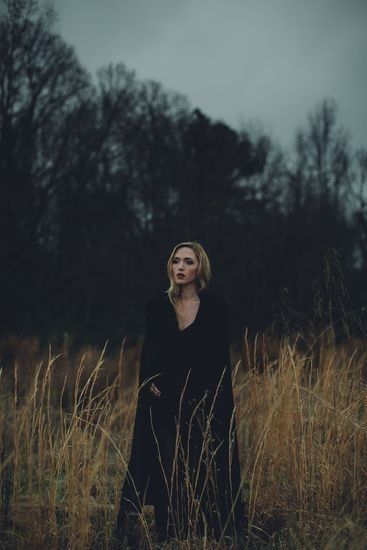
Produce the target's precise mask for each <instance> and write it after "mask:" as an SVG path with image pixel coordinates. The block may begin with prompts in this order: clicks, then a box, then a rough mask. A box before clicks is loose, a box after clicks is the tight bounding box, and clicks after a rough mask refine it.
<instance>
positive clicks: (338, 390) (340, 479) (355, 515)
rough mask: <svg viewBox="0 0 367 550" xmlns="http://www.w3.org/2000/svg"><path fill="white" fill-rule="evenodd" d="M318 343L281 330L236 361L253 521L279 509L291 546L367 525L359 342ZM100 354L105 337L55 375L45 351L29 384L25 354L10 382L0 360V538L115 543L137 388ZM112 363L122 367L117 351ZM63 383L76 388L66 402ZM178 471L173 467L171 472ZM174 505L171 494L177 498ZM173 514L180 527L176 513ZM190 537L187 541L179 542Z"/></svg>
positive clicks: (147, 533)
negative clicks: (269, 346)
mask: <svg viewBox="0 0 367 550" xmlns="http://www.w3.org/2000/svg"><path fill="white" fill-rule="evenodd" d="M326 342H327V339H325V340H324V341H321V342H319V343H318V346H317V358H316V359H315V353H314V350H315V349H316V347H310V348H309V349H308V350H306V351H303V352H302V353H301V352H300V351H299V350H298V346H297V342H293V343H291V342H290V341H288V340H284V341H283V342H282V345H281V346H280V351H279V357H278V358H277V360H276V361H270V360H269V359H266V358H264V360H263V361H262V370H261V372H259V371H258V370H257V369H256V361H257V358H258V354H256V353H255V351H254V352H253V353H250V352H249V350H247V351H248V357H247V364H248V365H249V366H250V369H249V370H248V371H247V372H244V371H243V370H241V369H240V368H239V367H240V365H237V370H238V372H236V376H235V377H234V379H235V384H234V396H235V403H236V411H235V412H236V421H237V433H238V439H239V451H240V461H241V466H242V482H243V486H244V490H245V493H246V499H247V505H248V514H249V522H250V531H251V533H255V534H256V535H258V533H259V532H260V531H261V530H263V531H264V530H265V531H266V530H268V531H269V529H268V524H267V521H268V519H269V518H282V520H283V527H282V531H281V532H280V533H279V532H278V535H277V536H278V537H283V538H282V547H283V548H284V547H292V544H293V543H295V541H294V537H295V536H296V537H297V541H296V542H297V544H298V545H301V546H302V545H303V546H310V547H312V546H313V547H314V546H315V545H316V546H317V545H318V546H320V547H322V545H324V546H325V547H327V545H329V547H331V546H330V544H331V542H330V541H335V540H338V537H339V536H341V535H340V533H342V532H343V533H345V529H347V527H346V526H349V527H348V529H349V532H350V537H352V539H353V537H357V536H358V537H359V539H358V540H362V538H363V537H364V536H365V535H366V531H365V530H363V528H362V527H361V525H362V523H361V524H359V523H358V522H359V520H361V518H363V517H365V516H366V513H367V505H366V503H367V489H366V488H367V464H366V460H365V455H366V448H367V414H366V407H367V390H366V380H367V369H366V348H365V346H364V344H363V343H356V342H353V341H350V342H349V344H345V345H343V346H335V345H331V344H330V340H329V342H328V343H326ZM357 344H358V345H357ZM255 347H256V346H255V345H254V348H255ZM104 355H105V350H103V351H102V353H101V355H100V357H99V358H98V359H97V360H96V362H95V365H94V367H93V368H92V369H89V370H88V369H87V368H86V361H85V357H82V358H81V360H80V362H79V364H77V365H75V366H73V365H72V364H69V365H68V369H67V371H66V372H64V371H63V373H62V375H63V377H64V378H63V380H62V383H61V385H60V376H61V371H60V365H61V364H62V361H63V360H64V358H63V357H60V356H52V354H51V352H50V353H49V356H48V357H47V358H46V359H45V360H44V361H43V362H42V363H40V364H39V365H38V366H37V368H36V369H35V370H34V372H33V375H32V377H31V378H32V381H31V384H29V386H28V388H27V391H25V392H24V391H22V392H20V391H19V386H20V384H21V380H22V371H23V369H24V366H23V365H18V364H16V365H15V366H14V369H13V376H14V383H13V385H12V387H13V388H14V389H13V392H12V393H11V394H10V393H9V392H8V391H7V390H6V388H7V387H9V384H5V383H4V376H5V375H4V373H2V376H1V377H0V387H3V388H4V390H2V389H0V461H1V462H0V484H1V487H0V490H1V495H2V498H1V521H2V533H4V535H0V537H3V538H0V543H1V544H3V546H4V547H5V548H6V547H7V546H6V544H8V545H9V547H11V548H24V547H26V546H27V545H28V546H29V545H30V544H33V545H37V544H38V547H39V548H43V547H44V548H60V547H61V548H62V547H67V546H68V547H70V548H78V549H83V548H85V549H86V548H89V547H91V546H93V547H95V548H109V547H110V546H111V544H112V541H113V527H114V523H115V519H116V513H117V507H118V503H119V497H120V489H121V483H122V480H123V478H124V475H125V474H126V467H127V463H128V456H129V449H130V444H131V436H132V427H133V420H134V412H135V407H136V402H137V388H136V386H135V387H124V384H123V383H121V381H120V379H119V378H118V377H116V378H115V380H114V382H113V383H112V384H110V385H106V386H103V385H102V384H101V382H100V381H101V379H102V378H103V375H104V368H105V359H104ZM117 369H118V366H117V365H116V370H117ZM119 370H120V374H121V373H125V371H124V369H123V367H122V363H121V360H120V367H119ZM7 375H8V374H7ZM3 383H4V385H2V384H3ZM65 392H67V394H68V396H71V397H72V399H71V400H70V398H68V400H67V402H68V403H69V405H70V406H69V407H68V408H65V406H64V402H65V399H64V396H65ZM203 428H204V436H205V430H207V432H206V437H204V438H203V441H204V444H203V449H202V455H201V457H202V458H203V459H205V458H208V457H209V459H210V458H211V454H210V453H212V454H213V453H214V454H215V452H216V451H215V448H214V449H211V450H210V447H209V445H210V429H209V426H203ZM176 449H177V452H176V460H177V462H179V458H180V456H181V459H180V460H181V464H182V463H183V464H185V456H186V458H187V448H185V447H184V442H183V441H182V440H180V437H179V434H178V436H177V447H176ZM209 450H210V452H208V451H209ZM180 453H181V454H180ZM209 463H210V460H208V464H209ZM209 471H210V468H209ZM215 475H216V474H215V471H214V472H213V471H211V473H210V475H209V476H208V478H207V480H206V483H207V486H208V487H213V489H212V491H213V492H215ZM176 479H177V478H176V477H175V475H174V472H173V476H172V477H171V479H167V482H168V483H171V481H172V482H173V483H174V482H175V481H176ZM186 481H187V483H186V485H185V490H186V492H187V494H186V495H185V497H187V499H186V501H185V502H189V507H188V513H187V514H188V521H189V530H188V534H189V536H192V537H193V536H194V533H195V526H196V524H197V522H199V521H201V518H200V502H199V501H198V499H197V492H196V491H195V482H196V480H195V478H193V479H190V478H189V477H188V476H187V477H186ZM170 487H172V485H170ZM172 494H173V493H172ZM176 494H177V493H176ZM190 499H191V501H190ZM172 508H173V509H176V510H177V509H179V506H177V505H176V504H175V502H172ZM264 518H265V520H266V521H265V520H264ZM185 520H187V516H186V517H185ZM177 521H178V524H177V525H176V527H177V538H178V537H179V534H180V533H179V522H180V517H178V518H177ZM361 521H362V520H361ZM141 522H142V544H144V545H145V546H146V547H152V546H153V541H154V539H153V538H152V537H153V535H152V531H151V519H150V517H149V515H146V513H145V512H144V514H142V515H141ZM350 525H354V526H355V528H353V529H352V528H351V527H350ZM204 528H205V529H204V535H203V537H204V538H203V540H202V541H201V542H199V541H197V544H198V545H199V546H201V547H203V546H204V547H205V546H208V545H209V544H210V533H209V532H208V530H207V529H206V526H205V522H204ZM278 531H279V529H278ZM251 536H252V535H251V534H250V540H251ZM4 537H5V538H4ZM292 537H293V538H292ZM353 543H354V546H355V547H358V544H356V540H355V539H353ZM190 544H194V541H193V540H192V541H191V542H190V541H186V542H181V543H180V544H178V545H181V546H182V547H185V546H186V547H189V546H190ZM361 544H362V543H361ZM287 545H289V546H287ZM293 545H294V544H293ZM360 547H361V548H362V546H360Z"/></svg>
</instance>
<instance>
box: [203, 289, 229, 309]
mask: <svg viewBox="0 0 367 550" xmlns="http://www.w3.org/2000/svg"><path fill="white" fill-rule="evenodd" d="M199 295H200V296H202V298H203V299H204V300H205V301H207V302H208V303H210V304H213V305H215V306H221V307H223V308H226V307H227V301H226V300H225V298H223V296H221V295H219V294H217V293H216V292H214V291H213V290H211V289H208V288H204V289H203V290H202V291H201V292H200V293H199Z"/></svg>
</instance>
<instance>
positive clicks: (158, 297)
mask: <svg viewBox="0 0 367 550" xmlns="http://www.w3.org/2000/svg"><path fill="white" fill-rule="evenodd" d="M199 297H200V300H202V301H203V303H204V302H205V303H206V304H208V305H212V306H217V307H222V308H227V301H226V299H225V298H223V296H221V295H219V294H217V293H216V292H215V291H213V290H211V289H208V288H207V287H205V288H203V289H202V290H201V291H200V292H199ZM168 303H169V298H168V294H167V292H166V291H165V290H161V291H160V292H156V293H155V294H153V295H151V296H150V297H149V298H148V299H147V300H146V302H145V308H148V309H149V308H151V307H157V306H166V305H167V304H168Z"/></svg>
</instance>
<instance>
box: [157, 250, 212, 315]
mask: <svg viewBox="0 0 367 550" xmlns="http://www.w3.org/2000/svg"><path fill="white" fill-rule="evenodd" d="M184 246H187V247H188V248H191V250H193V252H194V253H195V255H196V257H197V259H198V262H199V266H198V273H197V279H196V287H197V291H198V292H201V291H202V290H203V289H204V288H205V287H206V286H207V285H208V283H209V281H210V278H211V268H210V261H209V258H208V255H207V253H206V252H205V250H204V248H203V246H202V245H201V244H200V243H199V242H197V241H186V242H183V243H179V244H176V246H175V247H174V249H173V250H172V252H171V255H170V257H169V258H168V262H167V275H168V278H169V280H170V286H169V287H168V289H167V290H166V292H167V294H168V298H169V300H170V302H171V304H172V305H175V304H176V303H177V300H178V299H179V298H180V294H181V287H180V285H178V284H176V282H175V280H174V278H173V273H172V260H173V257H174V256H175V254H176V252H177V250H179V249H180V248H183V247H184Z"/></svg>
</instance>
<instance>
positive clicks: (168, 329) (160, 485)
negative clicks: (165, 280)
mask: <svg viewBox="0 0 367 550" xmlns="http://www.w3.org/2000/svg"><path fill="white" fill-rule="evenodd" d="M199 297H200V306H199V309H198V312H197V315H196V318H195V320H194V322H193V323H191V324H190V325H189V326H188V327H186V328H185V329H184V330H180V329H179V327H178V323H177V318H176V314H175V311H174V308H173V306H172V304H171V303H170V302H169V299H168V296H167V295H166V294H164V293H161V294H159V295H158V296H156V297H153V298H152V299H150V300H148V302H147V303H146V307H145V315H146V337H145V341H144V344H143V349H142V356H141V365H140V376H139V385H140V386H141V389H140V392H139V398H138V405H137V413H136V418H135V425H134V434H133V443H132V450H131V456H130V460H129V465H128V473H127V475H126V479H125V483H124V486H123V489H122V495H121V506H120V513H119V521H121V518H122V517H123V514H124V512H125V513H126V512H127V511H128V510H133V509H136V510H138V511H140V510H141V507H142V505H143V504H154V507H155V516H156V523H157V527H158V529H159V530H160V531H165V530H166V529H167V525H170V528H169V531H170V533H171V535H173V536H176V537H183V538H187V537H191V536H193V535H195V534H197V535H201V534H203V533H204V529H205V528H206V529H208V530H209V533H210V534H211V535H212V536H213V537H215V538H219V537H220V535H221V534H222V533H223V532H225V533H226V534H231V535H232V534H233V531H234V530H236V531H237V532H238V530H239V529H241V528H242V520H243V514H244V510H243V502H242V495H241V490H240V468H239V460H238V448H237V437H236V422H235V417H234V412H233V394H232V383H231V372H230V362H229V327H228V311H227V307H226V305H225V303H224V301H223V300H222V299H221V298H220V297H219V296H217V295H215V294H214V293H213V292H211V291H209V290H207V289H204V290H202V291H201V292H200V293H199ZM152 379H153V380H154V382H155V384H156V386H157V387H158V388H159V389H160V390H161V396H160V397H155V396H153V395H152V394H151V393H150V392H149V390H148V386H149V381H151V380H152ZM147 381H148V382H147Z"/></svg>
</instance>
